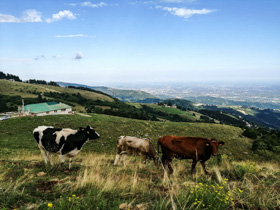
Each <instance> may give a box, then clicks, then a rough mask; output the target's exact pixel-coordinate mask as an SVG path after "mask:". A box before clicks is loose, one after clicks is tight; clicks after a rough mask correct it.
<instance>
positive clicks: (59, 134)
mask: <svg viewBox="0 0 280 210" xmlns="http://www.w3.org/2000/svg"><path fill="white" fill-rule="evenodd" d="M77 132H78V131H77V130H73V129H70V128H63V129H62V130H61V131H56V132H55V133H54V135H56V139H55V142H56V143H57V144H59V143H60V139H61V137H62V136H63V137H64V138H65V140H67V136H69V135H71V134H75V133H77Z"/></svg>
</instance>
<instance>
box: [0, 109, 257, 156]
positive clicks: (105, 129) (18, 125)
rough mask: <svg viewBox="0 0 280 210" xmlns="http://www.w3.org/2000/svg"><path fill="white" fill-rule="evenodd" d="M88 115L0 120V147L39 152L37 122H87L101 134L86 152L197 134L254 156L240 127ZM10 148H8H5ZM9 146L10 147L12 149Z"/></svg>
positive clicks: (233, 153)
mask: <svg viewBox="0 0 280 210" xmlns="http://www.w3.org/2000/svg"><path fill="white" fill-rule="evenodd" d="M90 116H91V117H84V116H79V115H67V116H64V115H63V116H44V117H22V118H12V119H10V120H7V121H3V122H0V130H1V131H2V132H1V133H0V139H1V142H0V147H1V148H2V149H3V150H2V151H3V152H4V153H7V154H13V153H14V152H16V151H17V150H19V149H25V150H27V151H28V152H32V153H39V150H38V148H37V145H36V141H35V140H34V139H33V134H32V131H33V129H34V128H35V127H37V126H39V125H46V126H47V125H49V126H54V127H64V128H73V129H78V128H79V127H85V126H87V125H91V126H92V127H93V128H94V129H96V131H97V132H98V133H99V134H100V135H101V138H100V139H98V140H97V141H95V142H90V143H88V144H87V145H86V146H85V148H84V149H83V150H84V151H86V152H98V153H100V152H105V153H111V154H112V153H115V152H116V142H117V138H118V137H119V136H123V135H130V136H137V137H144V138H148V139H151V140H152V142H153V143H154V144H155V145H156V142H157V139H158V138H159V137H161V136H164V135H178V136H201V137H205V138H216V139H218V140H222V141H225V142H226V145H225V147H223V148H222V149H221V153H222V154H226V155H228V157H231V158H233V159H238V160H240V159H243V160H246V159H248V158H249V159H254V158H256V157H254V155H252V154H251V151H250V148H251V145H252V140H250V139H248V138H245V137H243V136H242V132H243V131H242V129H240V128H237V127H232V126H227V125H219V124H207V123H176V122H153V121H144V120H134V119H128V118H122V117H114V116H108V115H98V114H90ZM9 148H10V149H9ZM11 148H13V149H12V150H15V151H12V150H11Z"/></svg>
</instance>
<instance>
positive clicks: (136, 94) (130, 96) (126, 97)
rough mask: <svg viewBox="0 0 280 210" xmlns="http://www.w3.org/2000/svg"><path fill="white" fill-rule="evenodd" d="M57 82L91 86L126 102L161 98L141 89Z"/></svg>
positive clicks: (67, 84)
mask: <svg viewBox="0 0 280 210" xmlns="http://www.w3.org/2000/svg"><path fill="white" fill-rule="evenodd" d="M57 84H59V85H60V86H64V87H67V86H75V87H86V88H91V89H94V90H98V91H101V92H103V93H106V94H108V95H111V96H113V97H116V98H118V99H119V100H121V101H125V102H138V103H154V102H158V101H160V99H159V98H157V97H156V96H154V95H152V94H150V93H147V92H144V91H140V90H122V89H116V88H110V87H104V86H88V85H82V84H75V83H66V82H57Z"/></svg>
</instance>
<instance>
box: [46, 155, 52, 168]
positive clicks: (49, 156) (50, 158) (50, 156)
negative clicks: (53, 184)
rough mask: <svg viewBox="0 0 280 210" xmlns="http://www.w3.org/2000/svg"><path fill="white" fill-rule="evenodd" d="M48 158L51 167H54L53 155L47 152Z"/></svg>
mask: <svg viewBox="0 0 280 210" xmlns="http://www.w3.org/2000/svg"><path fill="white" fill-rule="evenodd" d="M47 156H48V158H49V160H50V163H51V165H52V166H53V159H52V154H51V153H50V152H47Z"/></svg>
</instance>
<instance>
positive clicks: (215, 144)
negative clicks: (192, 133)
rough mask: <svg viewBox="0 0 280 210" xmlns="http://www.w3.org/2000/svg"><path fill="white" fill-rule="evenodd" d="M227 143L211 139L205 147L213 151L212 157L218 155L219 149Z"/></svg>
mask: <svg viewBox="0 0 280 210" xmlns="http://www.w3.org/2000/svg"><path fill="white" fill-rule="evenodd" d="M224 144H225V142H223V141H218V140H216V139H211V140H208V141H206V143H205V146H206V147H207V148H209V149H211V150H212V155H214V156H216V155H218V147H219V146H222V145H224Z"/></svg>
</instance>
